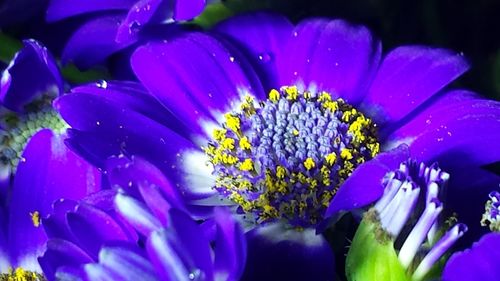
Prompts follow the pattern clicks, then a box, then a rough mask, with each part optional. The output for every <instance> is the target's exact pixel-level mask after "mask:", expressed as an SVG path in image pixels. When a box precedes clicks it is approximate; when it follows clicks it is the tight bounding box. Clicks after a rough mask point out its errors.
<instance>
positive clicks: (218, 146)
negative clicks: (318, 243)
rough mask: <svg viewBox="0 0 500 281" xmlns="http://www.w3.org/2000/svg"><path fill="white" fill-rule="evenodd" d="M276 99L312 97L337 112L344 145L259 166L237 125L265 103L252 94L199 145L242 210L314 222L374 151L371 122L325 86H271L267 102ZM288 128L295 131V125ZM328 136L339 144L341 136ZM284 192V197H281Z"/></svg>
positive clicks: (324, 108) (306, 99)
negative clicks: (316, 89) (294, 161)
mask: <svg viewBox="0 0 500 281" xmlns="http://www.w3.org/2000/svg"><path fill="white" fill-rule="evenodd" d="M281 99H286V100H287V102H289V104H290V105H291V104H293V103H295V102H302V103H305V102H314V103H315V104H316V105H317V106H318V107H319V109H320V110H321V112H323V113H335V116H340V118H339V119H340V120H339V121H341V122H342V123H344V124H346V126H348V131H347V134H348V135H350V141H349V143H348V145H347V146H346V147H345V148H343V149H341V150H340V151H339V152H338V153H336V152H332V153H329V154H327V155H324V156H323V159H321V160H320V161H317V162H316V161H314V159H313V158H311V157H307V158H306V159H303V162H302V163H301V164H300V165H296V166H297V167H288V166H287V165H283V164H282V163H280V162H279V161H276V166H275V167H272V168H271V169H270V168H269V167H268V168H266V169H265V170H264V171H262V169H261V167H259V165H258V163H255V162H254V159H255V153H254V152H255V151H253V150H252V149H254V148H253V147H252V144H251V143H250V141H249V138H248V136H247V135H245V133H247V132H243V131H242V123H243V122H244V121H248V120H249V119H248V118H250V117H251V116H252V115H255V114H258V113H259V106H260V108H262V107H263V106H264V105H265V104H264V103H260V104H256V103H255V102H254V99H253V98H252V97H249V96H247V97H246V98H245V100H244V101H243V103H242V104H241V106H240V110H241V112H231V113H227V114H226V115H225V122H224V123H223V125H222V128H219V129H215V130H214V131H213V139H214V140H213V142H211V143H209V144H208V146H207V147H205V148H204V149H205V152H206V154H207V155H208V157H209V161H210V162H211V163H212V164H213V165H214V167H219V168H220V167H222V168H223V169H216V173H217V174H216V176H217V180H216V187H217V188H219V189H220V188H222V189H223V190H224V193H225V194H226V195H227V196H228V197H229V198H230V199H232V200H233V201H234V202H235V203H237V204H239V205H240V206H241V207H242V208H243V210H244V211H246V212H254V213H257V215H258V217H259V219H260V220H267V219H273V218H296V217H303V218H307V220H308V221H309V222H310V223H311V224H315V223H316V222H317V220H318V219H320V218H321V214H322V211H324V208H326V207H327V206H328V204H329V202H330V201H331V199H332V197H333V196H334V194H335V192H336V190H337V189H338V187H339V186H340V185H341V184H342V183H343V182H344V181H345V179H346V178H347V177H348V176H349V175H350V174H351V173H352V171H353V170H354V169H355V168H356V167H357V166H358V165H359V164H361V163H363V162H365V161H366V160H369V159H370V158H372V157H374V156H375V155H376V154H377V153H378V152H379V143H378V141H377V139H376V137H375V125H374V124H373V123H372V121H371V120H370V119H369V118H366V117H365V116H364V115H363V114H362V113H361V112H359V111H357V110H356V109H355V108H353V107H352V106H351V105H349V104H347V103H346V102H344V100H342V99H336V100H334V99H332V96H331V95H330V94H329V93H327V92H322V93H319V94H318V95H317V96H316V95H313V94H311V93H309V92H307V91H306V92H303V93H299V91H298V89H297V88H296V87H282V88H281V89H280V91H278V90H274V89H273V90H271V92H270V93H269V101H270V102H272V103H275V104H277V103H278V102H279V101H280V100H281ZM291 133H292V134H293V136H295V137H299V136H300V132H299V131H298V130H297V129H294V130H293V131H292V132H291ZM332 141H333V142H335V143H336V144H337V145H338V144H339V143H340V142H341V137H340V136H337V137H336V138H335V139H333V140H332ZM332 145H333V143H332ZM362 150H363V151H365V153H362V152H361V151H362ZM367 152H368V153H367ZM365 158H368V159H365ZM301 161H302V160H301ZM297 186H301V187H305V188H304V189H305V190H306V191H307V192H304V191H303V190H302V191H300V192H294V191H296V190H294V189H295V188H297ZM250 193H253V194H255V193H257V194H259V195H258V196H257V198H255V197H256V196H255V195H254V196H246V195H249V194H250ZM291 194H292V195H293V196H290V195H291ZM285 195H287V198H288V199H286V200H284V199H283V198H284V196H285ZM250 198H253V199H250ZM290 198H292V199H290ZM275 206H277V207H275Z"/></svg>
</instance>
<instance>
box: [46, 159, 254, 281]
mask: <svg viewBox="0 0 500 281" xmlns="http://www.w3.org/2000/svg"><path fill="white" fill-rule="evenodd" d="M106 174H107V175H108V180H109V183H110V185H111V186H112V189H110V190H105V191H102V192H100V193H97V194H94V195H92V196H89V197H87V198H85V199H83V200H82V201H81V202H79V203H77V202H75V201H72V200H60V201H58V202H56V203H55V204H54V211H53V213H52V214H51V215H50V216H48V217H47V218H45V219H43V220H42V225H43V227H44V229H45V231H46V233H47V235H48V236H49V238H50V239H49V241H48V242H47V250H46V252H45V253H44V255H43V256H42V257H41V258H40V259H39V262H40V265H41V267H42V268H43V271H44V274H45V276H46V278H47V279H48V280H54V279H65V278H77V279H78V280H95V279H103V278H104V279H106V278H110V279H112V280H117V279H119V280H137V279H141V280H238V279H239V277H240V276H241V273H242V271H243V265H244V264H245V263H244V262H245V256H246V244H245V240H244V236H243V233H242V230H241V229H240V227H239V225H238V224H237V223H236V222H235V221H234V220H233V219H232V218H231V215H230V213H229V212H228V211H227V210H225V209H215V210H214V213H213V216H212V219H210V220H207V221H205V222H204V223H203V224H199V223H197V222H195V221H193V219H192V218H191V217H190V216H189V215H187V213H185V212H184V211H183V210H185V209H186V208H185V206H183V202H182V200H181V199H180V196H179V195H178V194H177V193H176V190H175V189H174V188H173V186H172V184H171V183H170V182H169V181H168V180H167V179H166V178H165V177H164V175H163V174H162V173H161V172H160V171H159V170H158V169H156V168H155V167H154V166H152V165H151V164H149V163H147V162H146V161H144V160H141V159H138V158H134V159H131V160H129V159H126V158H124V157H117V158H111V159H110V160H109V161H108V169H107V173H106ZM211 245H215V246H214V247H212V246H211Z"/></svg>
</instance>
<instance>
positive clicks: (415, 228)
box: [346, 160, 467, 280]
mask: <svg viewBox="0 0 500 281" xmlns="http://www.w3.org/2000/svg"><path fill="white" fill-rule="evenodd" d="M449 177H450V175H449V174H447V173H446V172H443V171H442V170H441V169H439V168H438V167H437V165H436V164H434V165H431V166H426V165H425V164H424V163H420V164H419V163H417V162H416V161H414V160H408V161H405V162H403V163H401V166H400V167H399V169H397V170H395V171H393V172H390V173H387V174H386V176H385V178H384V186H385V190H384V195H383V196H382V197H381V198H380V200H378V201H377V203H376V204H375V205H374V207H373V208H372V209H370V210H369V211H368V212H367V213H365V216H364V218H363V220H362V221H361V224H360V227H359V228H358V231H357V232H356V235H355V237H354V239H353V242H352V245H351V247H350V249H349V254H348V256H347V260H346V275H347V277H348V280H392V279H394V280H432V279H433V278H434V277H435V276H433V275H431V276H429V273H430V272H431V270H432V269H433V268H435V265H436V264H438V261H440V259H441V258H442V257H443V255H444V254H445V253H446V251H447V250H448V249H449V248H450V247H451V246H452V245H453V244H454V243H455V242H456V241H457V240H458V239H459V238H460V237H462V236H463V235H464V233H465V232H466V231H467V226H466V225H465V224H462V223H457V224H455V225H454V226H452V227H451V228H450V229H449V230H447V229H446V228H448V227H449V226H445V225H442V224H441V222H442V219H440V214H441V212H442V210H443V208H444V204H443V203H442V202H441V200H440V199H439V194H443V193H444V189H445V188H446V184H447V183H448V180H449ZM413 221H414V222H413ZM445 231H446V232H445ZM396 244H398V245H400V246H398V249H397V250H396V249H395V248H396V246H395V245H396ZM396 252H397V257H396ZM370 269H371V270H370ZM434 274H435V273H434Z"/></svg>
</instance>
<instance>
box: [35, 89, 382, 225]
mask: <svg viewBox="0 0 500 281" xmlns="http://www.w3.org/2000/svg"><path fill="white" fill-rule="evenodd" d="M278 103H279V105H281V106H278ZM282 105H285V106H288V107H289V110H288V111H290V113H292V114H293V112H291V111H292V110H291V108H295V107H296V106H298V107H297V108H299V109H300V108H302V110H300V112H303V111H304V109H306V110H309V111H311V112H309V111H307V112H304V116H305V117H306V118H311V121H313V122H314V126H316V127H318V128H319V129H320V130H318V132H321V130H324V132H325V136H327V138H326V139H327V140H328V143H324V142H323V140H321V142H320V141H319V140H316V139H315V138H311V139H312V140H309V137H308V133H307V132H306V131H304V130H303V129H302V128H303V126H305V125H307V126H309V125H308V123H307V122H309V119H301V120H303V121H304V122H300V124H299V123H284V124H283V126H282V127H279V128H280V130H279V137H280V138H281V137H283V139H277V137H278V135H277V134H276V132H277V130H276V128H277V127H276V126H277V125H279V126H281V125H282V124H281V123H279V122H277V119H278V117H279V118H280V120H279V121H280V122H281V117H282V115H280V116H278V115H276V110H277V109H279V110H282V111H283V109H282V107H283V106H282ZM292 106H293V107H292ZM309 106H313V107H314V108H312V109H311V108H309ZM279 110H278V111H279ZM312 113H314V114H312ZM269 114H271V115H272V114H274V119H273V118H272V116H270V115H269ZM280 114H283V116H284V117H286V118H288V116H287V114H288V112H286V111H283V112H280ZM307 116H309V117H307ZM316 116H322V117H324V118H321V121H322V122H321V123H320V122H319V120H320V118H319V117H316ZM224 117H225V120H224V122H222V124H221V126H220V128H219V129H218V130H214V131H213V139H212V140H210V141H209V143H208V144H207V145H206V146H205V147H203V150H204V151H205V153H206V155H207V156H208V159H209V160H208V161H209V163H210V164H212V165H213V166H214V168H215V169H214V175H215V176H216V180H215V185H214V188H215V189H217V191H219V192H221V194H222V196H225V197H227V198H228V199H230V200H232V201H234V203H236V204H238V205H240V207H241V208H242V210H243V211H244V212H246V213H252V215H251V216H249V218H250V219H252V220H253V219H255V222H257V223H262V222H266V221H270V220H274V219H285V220H289V221H290V222H291V224H292V226H294V227H297V226H296V225H294V224H296V223H297V222H299V223H297V224H303V223H305V224H310V225H315V224H316V223H317V222H319V221H320V220H321V219H322V218H323V217H322V214H323V213H324V210H325V208H327V207H328V205H329V204H330V202H331V200H332V198H333V197H334V196H335V194H336V192H337V190H338V189H339V188H340V187H341V186H342V184H343V183H344V182H345V180H346V179H347V178H348V177H349V176H350V175H351V174H352V172H353V171H354V169H355V168H356V167H358V166H359V165H360V164H361V163H363V162H365V161H368V160H370V159H372V158H373V157H375V155H376V154H377V153H378V152H379V151H380V144H379V143H378V140H377V137H376V129H377V128H376V126H375V124H374V123H373V122H372V120H371V119H370V118H368V117H366V116H364V115H363V113H362V112H360V111H357V110H356V109H355V108H354V107H353V106H352V105H350V104H349V103H346V102H345V101H344V100H342V99H340V98H335V96H334V95H332V94H330V93H328V92H314V93H310V92H305V91H304V92H302V91H300V92H299V90H298V89H297V87H295V86H292V87H281V88H279V89H273V90H271V91H270V92H269V98H268V100H267V101H258V100H254V98H253V97H251V96H245V97H244V99H243V102H242V103H241V104H240V105H239V106H237V107H236V110H235V111H232V112H230V113H227V114H225V115H224ZM290 117H295V116H290ZM275 119H276V120H275ZM323 119H324V120H326V121H325V122H323ZM283 120H285V119H283ZM290 120H292V119H290ZM290 120H288V119H286V122H291V121H290ZM328 120H331V121H333V122H339V123H338V124H339V125H341V126H342V130H337V131H335V128H336V126H334V127H331V126H330V123H329V122H330V121H328ZM292 121H293V120H292ZM306 121H307V122H306ZM269 122H270V123H269ZM267 123H269V124H267ZM275 123H276V124H275ZM302 123H304V124H302ZM305 123H307V124H305ZM285 125H287V126H285ZM334 125H335V124H334ZM273 126H274V127H273ZM281 128H283V129H281ZM343 128H346V130H347V133H346V130H343ZM263 130H268V131H269V134H268V131H265V132H264V131H263ZM326 130H328V131H326ZM314 132H316V131H314ZM259 136H260V137H261V138H262V137H264V136H265V137H266V138H268V139H266V140H265V141H262V140H257V137H259ZM269 140H270V141H271V142H270V143H269ZM309 141H312V142H316V145H318V144H319V145H324V146H329V147H328V149H327V152H326V153H324V154H320V155H321V156H313V155H311V154H310V152H309V151H308V150H310V149H312V147H313V145H311V146H309ZM274 142H277V143H279V147H278V145H275V144H274ZM295 142H300V143H304V142H305V144H306V145H307V146H306V147H307V154H306V156H300V157H299V156H297V155H298V154H297V155H296V153H297V149H298V148H297V147H298V146H297V147H295ZM322 151H324V150H322ZM278 152H279V153H278ZM318 152H319V151H318ZM302 155H303V154H302ZM309 155H310V156H311V157H308V156H309ZM316 157H319V158H316ZM289 161H291V162H289ZM34 222H35V220H34Z"/></svg>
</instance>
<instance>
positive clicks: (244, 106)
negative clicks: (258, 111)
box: [240, 95, 255, 116]
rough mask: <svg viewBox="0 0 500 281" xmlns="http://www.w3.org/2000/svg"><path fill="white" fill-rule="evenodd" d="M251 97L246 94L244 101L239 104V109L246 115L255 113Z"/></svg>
mask: <svg viewBox="0 0 500 281" xmlns="http://www.w3.org/2000/svg"><path fill="white" fill-rule="evenodd" d="M253 101H254V100H253V97H252V96H249V95H246V96H245V99H244V101H243V102H242V103H241V105H240V109H241V111H243V112H244V113H245V115H246V116H250V115H253V114H255V106H254V104H253Z"/></svg>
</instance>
